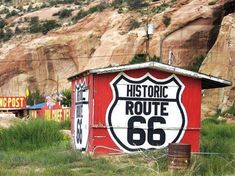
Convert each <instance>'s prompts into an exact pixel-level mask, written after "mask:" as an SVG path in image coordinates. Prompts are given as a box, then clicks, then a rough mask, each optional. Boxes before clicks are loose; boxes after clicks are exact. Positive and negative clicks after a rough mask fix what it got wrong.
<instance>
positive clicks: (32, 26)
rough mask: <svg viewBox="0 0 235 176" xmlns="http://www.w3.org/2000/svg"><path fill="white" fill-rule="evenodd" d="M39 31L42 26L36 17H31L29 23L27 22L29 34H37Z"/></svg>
mask: <svg viewBox="0 0 235 176" xmlns="http://www.w3.org/2000/svg"><path fill="white" fill-rule="evenodd" d="M41 30H42V26H41V25H40V23H39V18H38V16H34V17H31V19H30V22H29V32H30V33H37V32H41Z"/></svg>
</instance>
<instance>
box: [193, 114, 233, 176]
mask: <svg viewBox="0 0 235 176" xmlns="http://www.w3.org/2000/svg"><path fill="white" fill-rule="evenodd" d="M234 134H235V124H227V123H225V122H223V121H219V120H217V119H215V118H209V119H206V120H204V121H202V130H201V149H200V150H201V152H204V153H207V155H205V156H200V157H197V158H196V162H197V172H196V173H197V175H225V174H234V173H235V135H234Z"/></svg>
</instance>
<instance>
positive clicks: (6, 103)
mask: <svg viewBox="0 0 235 176" xmlns="http://www.w3.org/2000/svg"><path fill="white" fill-rule="evenodd" d="M0 108H4V109H5V108H6V109H21V108H26V97H0Z"/></svg>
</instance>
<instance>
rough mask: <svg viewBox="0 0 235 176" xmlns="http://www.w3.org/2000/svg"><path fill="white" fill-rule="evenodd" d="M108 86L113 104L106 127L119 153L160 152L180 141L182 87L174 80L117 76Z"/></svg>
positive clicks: (183, 118) (183, 114) (183, 122)
mask: <svg viewBox="0 0 235 176" xmlns="http://www.w3.org/2000/svg"><path fill="white" fill-rule="evenodd" d="M110 86H111V88H112V93H113V100H112V102H111V104H110V106H109V108H108V111H107V114H106V121H107V122H106V123H107V126H109V128H108V129H109V134H110V136H111V137H112V139H113V141H115V143H116V144H117V145H118V146H119V148H121V149H122V150H123V151H125V152H133V151H138V150H144V149H160V148H164V147H166V146H168V144H169V143H172V142H179V141H180V140H181V139H182V136H183V135H184V132H185V131H184V129H185V127H186V126H187V114H186V112H185V108H184V106H183V104H182V102H181V97H182V93H183V90H184V85H183V83H182V82H181V81H180V80H179V79H178V77H177V76H175V75H172V76H170V77H168V78H166V79H157V78H155V77H153V76H152V75H151V74H149V73H147V74H145V75H144V76H142V77H140V78H132V77H129V76H128V75H126V74H123V73H121V74H119V75H118V76H117V77H116V78H114V79H113V80H112V82H111V83H110ZM169 129H170V130H169Z"/></svg>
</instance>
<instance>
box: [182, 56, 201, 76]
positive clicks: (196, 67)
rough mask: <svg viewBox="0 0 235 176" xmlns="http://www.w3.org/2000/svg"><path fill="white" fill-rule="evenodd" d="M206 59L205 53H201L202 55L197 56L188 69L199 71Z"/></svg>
mask: <svg viewBox="0 0 235 176" xmlns="http://www.w3.org/2000/svg"><path fill="white" fill-rule="evenodd" d="M204 59H205V56H203V55H200V56H198V57H196V58H195V59H194V61H193V63H192V64H191V65H190V66H188V67H187V68H186V69H187V70H191V71H195V72H198V71H199V69H200V66H201V65H202V62H203V61H204Z"/></svg>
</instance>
